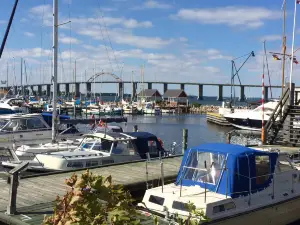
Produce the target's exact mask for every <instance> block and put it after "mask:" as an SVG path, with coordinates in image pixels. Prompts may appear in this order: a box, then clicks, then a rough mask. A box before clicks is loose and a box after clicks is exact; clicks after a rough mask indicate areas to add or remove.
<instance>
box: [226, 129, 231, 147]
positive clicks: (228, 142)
mask: <svg viewBox="0 0 300 225" xmlns="http://www.w3.org/2000/svg"><path fill="white" fill-rule="evenodd" d="M230 141H231V132H228V133H227V134H226V143H227V144H230Z"/></svg>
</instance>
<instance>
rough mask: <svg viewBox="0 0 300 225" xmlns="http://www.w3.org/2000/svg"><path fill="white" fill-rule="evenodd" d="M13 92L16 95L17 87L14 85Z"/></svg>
mask: <svg viewBox="0 0 300 225" xmlns="http://www.w3.org/2000/svg"><path fill="white" fill-rule="evenodd" d="M14 94H15V95H17V94H18V87H17V86H14Z"/></svg>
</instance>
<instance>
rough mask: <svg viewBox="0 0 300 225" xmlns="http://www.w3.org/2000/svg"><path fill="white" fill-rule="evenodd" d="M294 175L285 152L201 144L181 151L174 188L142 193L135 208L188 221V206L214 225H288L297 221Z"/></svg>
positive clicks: (298, 177) (299, 190)
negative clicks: (198, 210) (141, 197)
mask: <svg viewBox="0 0 300 225" xmlns="http://www.w3.org/2000/svg"><path fill="white" fill-rule="evenodd" d="M299 169H300V167H299V164H294V163H293V162H292V161H291V159H290V157H289V155H288V154H287V153H284V152H271V151H259V150H254V149H251V148H247V147H244V146H239V145H231V144H221V143H219V144H202V145H199V146H196V147H192V148H190V149H187V150H186V152H185V154H184V156H183V159H182V163H181V166H180V169H179V172H178V175H177V179H176V182H175V183H172V184H168V185H163V186H159V187H155V188H151V189H148V190H146V192H145V195H144V197H143V201H142V203H141V204H139V206H140V207H141V208H142V209H144V210H145V211H147V212H150V213H153V214H155V215H160V216H162V217H168V216H169V217H171V216H172V215H174V214H177V215H180V216H182V217H188V216H190V212H189V211H188V209H187V203H193V204H194V205H195V207H196V208H197V209H200V210H202V211H203V214H204V216H206V217H207V218H208V220H209V222H208V223H207V224H215V225H217V224H218V225H219V224H222V225H239V224H243V225H252V224H253V223H255V224H275V225H285V224H290V223H292V222H295V221H297V220H299V219H300V215H299V210H300V182H299V181H300V171H299ZM162 174H163V173H162ZM196 219H198V220H200V218H199V217H196ZM199 222H200V221H199ZM200 223H201V222H200ZM205 224H206V223H205Z"/></svg>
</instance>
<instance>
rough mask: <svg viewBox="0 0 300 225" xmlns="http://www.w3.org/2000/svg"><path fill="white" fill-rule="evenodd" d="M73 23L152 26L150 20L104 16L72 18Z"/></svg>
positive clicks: (131, 26) (133, 26) (81, 24)
mask: <svg viewBox="0 0 300 225" xmlns="http://www.w3.org/2000/svg"><path fill="white" fill-rule="evenodd" d="M71 21H72V24H74V25H79V26H85V27H87V26H93V25H101V26H104V24H105V25H106V26H114V25H121V26H123V27H125V28H131V29H132V28H149V27H152V22H150V21H141V22H139V21H137V20H135V19H126V18H123V17H103V18H100V17H99V18H96V17H95V18H94V17H89V18H71Z"/></svg>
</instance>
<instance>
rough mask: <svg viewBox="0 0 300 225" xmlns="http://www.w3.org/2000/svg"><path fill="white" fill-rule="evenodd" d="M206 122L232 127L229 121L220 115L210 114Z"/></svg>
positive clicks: (207, 115)
mask: <svg viewBox="0 0 300 225" xmlns="http://www.w3.org/2000/svg"><path fill="white" fill-rule="evenodd" d="M206 120H207V122H211V123H215V124H218V125H220V126H231V124H230V123H228V122H227V120H226V119H225V118H224V117H223V116H222V115H220V114H219V113H211V112H208V113H207V114H206Z"/></svg>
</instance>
